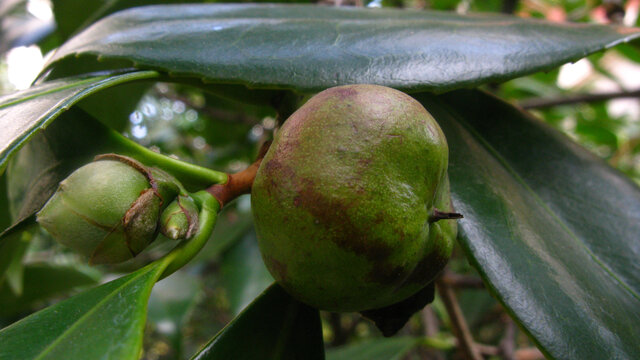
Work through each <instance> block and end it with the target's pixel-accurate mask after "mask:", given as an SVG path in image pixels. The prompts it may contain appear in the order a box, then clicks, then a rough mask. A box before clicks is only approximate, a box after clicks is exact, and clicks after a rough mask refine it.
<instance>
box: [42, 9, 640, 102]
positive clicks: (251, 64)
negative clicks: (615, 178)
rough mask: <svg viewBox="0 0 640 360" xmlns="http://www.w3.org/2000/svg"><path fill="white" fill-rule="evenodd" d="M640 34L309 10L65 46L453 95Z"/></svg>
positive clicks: (136, 21)
mask: <svg viewBox="0 0 640 360" xmlns="http://www.w3.org/2000/svg"><path fill="white" fill-rule="evenodd" d="M637 36H638V30H637V29H632V28H615V27H605V26H597V25H585V24H579V25H578V24H557V23H549V22H542V21H538V20H529V19H522V18H517V17H508V16H502V15H473V16H461V15H458V14H455V13H447V12H434V11H407V10H395V9H363V8H360V9H356V8H346V7H343V8H340V7H326V6H323V7H320V6H305V5H255V4H224V5H223V4H204V5H187V6H180V5H166V6H152V7H144V8H136V9H129V10H125V11H123V12H119V13H117V14H113V15H112V16H109V17H106V18H104V19H102V20H101V21H99V22H97V23H95V24H94V25H92V26H91V27H89V28H87V29H85V31H83V32H81V33H79V34H78V35H76V36H75V37H73V38H72V39H70V40H69V41H68V42H67V43H65V44H64V45H63V46H62V47H61V48H60V49H59V50H58V51H57V52H56V54H55V55H54V57H53V59H52V60H51V61H50V62H49V67H55V63H56V62H57V61H59V60H60V59H64V58H67V57H71V56H78V55H97V56H99V57H100V58H101V59H106V60H113V59H125V60H130V61H131V62H132V63H133V64H134V65H135V66H136V67H139V68H152V69H161V70H164V71H167V72H170V73H172V74H187V75H191V76H195V77H198V78H203V79H205V81H207V82H214V83H237V84H244V85H247V86H249V87H252V88H255V87H259V88H274V87H279V88H292V89H297V90H301V91H316V90H321V89H324V88H327V87H331V86H336V85H340V84H346V83H374V84H379V85H386V86H391V87H395V88H400V89H404V90H435V91H445V90H450V89H454V88H460V87H470V86H476V85H479V84H482V83H486V82H495V81H502V80H507V79H510V78H515V77H519V76H522V75H525V74H530V73H533V72H536V71H541V70H548V69H551V68H553V67H556V66H558V65H561V64H563V63H566V62H569V61H574V60H577V59H579V58H582V57H584V56H586V55H587V54H589V53H593V52H595V51H599V50H602V49H605V48H607V47H610V46H613V45H615V44H617V43H620V42H624V41H628V40H630V39H633V38H635V37H637Z"/></svg>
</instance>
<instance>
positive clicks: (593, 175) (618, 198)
mask: <svg viewBox="0 0 640 360" xmlns="http://www.w3.org/2000/svg"><path fill="white" fill-rule="evenodd" d="M418 98H419V99H420V100H421V101H422V103H423V104H424V105H425V107H426V108H427V109H428V110H429V111H430V112H431V113H432V114H433V115H434V117H435V118H436V119H438V121H439V123H440V124H441V126H442V128H443V130H444V132H445V134H446V136H447V139H448V143H449V149H450V164H449V174H450V179H451V190H452V196H453V200H454V205H455V206H456V210H457V211H458V212H460V213H462V214H463V215H464V219H462V220H460V221H459V227H460V238H461V243H462V245H463V248H464V249H465V250H466V253H467V255H468V256H469V257H470V260H471V262H472V263H473V264H474V266H475V267H476V268H477V270H478V271H479V272H480V274H481V275H482V277H483V278H484V279H485V283H487V284H489V286H490V290H491V291H492V292H493V293H494V294H495V296H496V297H497V298H498V299H499V300H500V301H501V302H502V303H503V304H504V305H505V307H506V308H507V309H508V311H509V312H510V313H511V314H512V315H513V316H514V317H515V318H516V320H517V321H518V322H519V323H520V324H521V325H522V326H523V327H524V328H525V329H526V331H527V332H528V333H529V334H530V335H531V336H532V338H533V339H534V340H535V341H536V342H537V343H538V345H539V346H540V348H541V349H542V351H544V352H545V354H547V355H548V356H549V357H551V358H557V359H608V358H612V357H613V358H618V359H637V358H640V347H638V346H637V339H638V338H639V337H640V328H639V327H638V326H637V324H639V323H640V297H639V296H638V294H639V292H640V278H638V276H637V275H638V274H639V273H640V264H639V263H638V261H637V259H638V258H640V246H639V244H640V243H639V241H640V238H639V237H638V234H640V189H639V188H638V187H637V186H636V185H635V184H633V183H632V182H631V181H630V180H629V179H628V178H626V177H625V176H624V175H622V174H620V173H618V172H617V171H616V170H614V169H612V168H610V167H609V166H608V165H606V164H605V163H604V162H602V161H601V160H599V159H598V158H596V156H595V155H593V154H591V153H589V152H588V151H586V150H585V149H584V148H581V147H580V146H579V145H577V144H575V143H573V142H572V141H571V140H569V139H568V138H567V137H566V136H564V135H562V134H560V133H558V132H557V131H555V130H553V129H551V128H550V127H549V126H547V125H544V124H543V123H542V122H540V121H539V120H537V119H534V118H532V117H531V116H530V115H528V114H526V113H524V112H522V111H521V110H519V109H517V108H514V107H513V106H511V105H509V104H506V103H504V102H502V101H500V100H497V99H495V98H493V97H491V96H489V95H487V94H484V93H481V92H478V91H457V92H452V93H450V94H446V95H443V96H441V97H439V98H434V97H432V96H430V95H420V96H419V97H418Z"/></svg>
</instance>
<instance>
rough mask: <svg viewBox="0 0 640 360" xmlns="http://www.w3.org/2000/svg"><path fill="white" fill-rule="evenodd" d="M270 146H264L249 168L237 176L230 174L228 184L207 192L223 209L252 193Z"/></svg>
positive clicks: (213, 187)
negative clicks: (254, 182) (259, 169)
mask: <svg viewBox="0 0 640 360" xmlns="http://www.w3.org/2000/svg"><path fill="white" fill-rule="evenodd" d="M270 145H271V142H270V141H267V142H265V143H264V144H262V147H261V148H260V151H259V153H258V157H257V159H256V161H255V162H254V163H253V164H251V165H249V167H248V168H246V169H244V170H242V171H240V172H237V173H235V174H229V175H228V180H227V182H226V183H224V184H215V185H212V186H210V187H209V188H208V189H207V192H208V193H210V194H211V195H213V197H215V198H216V200H218V203H219V204H220V208H221V209H222V207H223V206H224V205H225V204H228V203H229V202H230V201H232V200H233V199H235V198H237V197H238V196H240V195H243V194H248V193H250V192H251V186H252V185H253V180H254V179H255V178H256V174H257V173H258V168H259V167H260V163H262V158H264V156H265V155H266V153H267V150H269V146H270Z"/></svg>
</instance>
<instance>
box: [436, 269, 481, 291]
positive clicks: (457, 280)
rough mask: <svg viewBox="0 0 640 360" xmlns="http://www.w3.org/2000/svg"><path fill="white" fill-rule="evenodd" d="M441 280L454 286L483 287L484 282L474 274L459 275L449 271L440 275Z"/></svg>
mask: <svg viewBox="0 0 640 360" xmlns="http://www.w3.org/2000/svg"><path fill="white" fill-rule="evenodd" d="M441 281H442V282H444V283H445V284H447V285H448V286H450V287H454V288H473V289H482V288H484V283H483V282H482V279H480V278H477V277H475V276H467V275H459V274H455V273H451V272H446V273H444V275H442V277H441Z"/></svg>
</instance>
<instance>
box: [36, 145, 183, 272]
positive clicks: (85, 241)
mask: <svg viewBox="0 0 640 360" xmlns="http://www.w3.org/2000/svg"><path fill="white" fill-rule="evenodd" d="M178 193H179V186H178V185H177V182H176V181H175V179H173V178H172V177H171V176H170V175H168V174H166V173H164V172H163V171H161V170H158V169H150V168H146V167H145V166H144V165H142V164H140V163H139V162H137V161H136V160H133V159H131V158H128V157H124V156H119V155H107V156H102V157H101V158H100V159H99V160H98V161H94V162H92V163H89V164H87V165H85V166H83V167H81V168H79V169H77V170H76V171H74V172H73V173H72V174H71V175H69V177H67V178H66V179H65V180H63V181H62V182H61V183H60V186H59V187H58V190H57V191H56V193H55V194H54V195H53V196H52V197H51V198H50V199H49V201H48V202H47V203H46V204H45V206H44V207H43V208H42V210H40V212H39V213H38V214H37V221H38V223H40V225H42V226H43V227H44V228H45V229H46V230H47V232H49V234H51V236H52V237H53V238H54V239H56V241H58V242H59V243H60V244H62V245H65V246H68V247H70V248H72V249H74V250H75V251H77V252H79V253H81V254H83V255H85V256H87V257H88V258H89V259H90V262H91V263H93V264H110V263H119V262H123V261H126V260H129V259H131V258H133V257H135V256H136V255H137V254H138V253H140V252H141V251H142V250H144V248H146V247H147V246H148V245H149V243H151V242H152V241H153V240H154V239H155V237H156V235H157V227H158V218H159V216H160V213H161V211H162V209H163V205H165V206H166V204H167V203H168V202H170V201H171V200H172V199H173V198H175V197H176V196H177V195H178Z"/></svg>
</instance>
